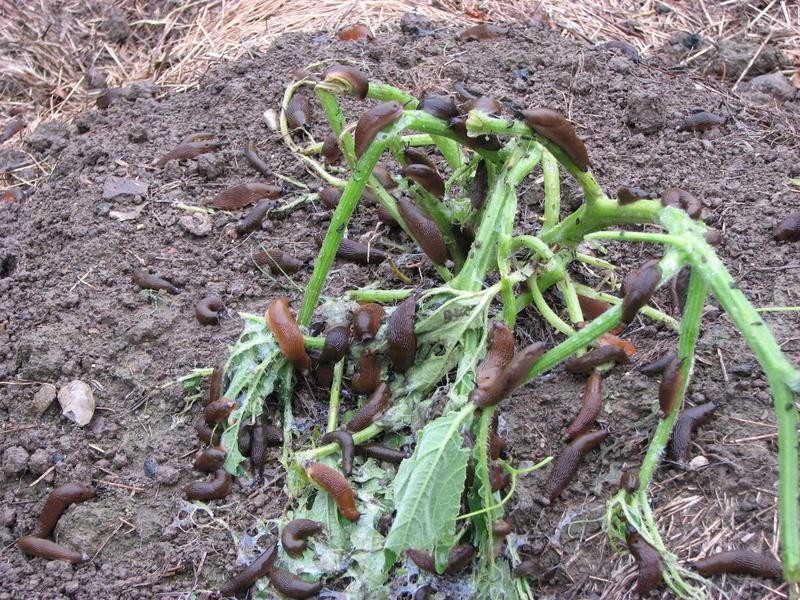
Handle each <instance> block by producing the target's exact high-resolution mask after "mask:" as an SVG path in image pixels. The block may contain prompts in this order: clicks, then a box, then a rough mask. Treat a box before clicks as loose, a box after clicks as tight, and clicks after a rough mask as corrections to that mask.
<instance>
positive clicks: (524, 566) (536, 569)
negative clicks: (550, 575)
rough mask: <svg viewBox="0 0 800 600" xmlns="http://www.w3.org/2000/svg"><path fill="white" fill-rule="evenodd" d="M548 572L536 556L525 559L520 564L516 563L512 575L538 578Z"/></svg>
mask: <svg viewBox="0 0 800 600" xmlns="http://www.w3.org/2000/svg"><path fill="white" fill-rule="evenodd" d="M546 572H547V569H545V568H544V567H543V566H542V565H541V564H540V563H539V561H538V560H536V559H534V558H528V559H526V560H523V561H522V562H521V563H519V564H518V565H515V566H514V568H513V569H511V576H512V577H533V578H536V579H540V578H541V577H542V575H544V574H545V573H546Z"/></svg>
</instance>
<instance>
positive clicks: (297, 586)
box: [267, 566, 322, 600]
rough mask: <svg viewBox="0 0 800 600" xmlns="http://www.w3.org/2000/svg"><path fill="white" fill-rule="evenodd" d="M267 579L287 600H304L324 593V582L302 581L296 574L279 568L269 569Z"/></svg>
mask: <svg viewBox="0 0 800 600" xmlns="http://www.w3.org/2000/svg"><path fill="white" fill-rule="evenodd" d="M267 577H269V581H270V583H271V584H272V587H274V588H275V589H276V590H278V591H279V592H280V593H281V594H283V595H284V596H286V597H287V598H293V599H295V600H303V599H304V598H311V597H312V596H316V595H317V594H319V593H320V592H321V591H322V582H321V581H315V582H313V583H312V582H309V581H306V580H305V579H301V578H300V577H298V576H297V575H295V574H294V573H292V572H290V571H287V570H286V569H281V568H279V567H274V566H273V567H270V568H269V569H267Z"/></svg>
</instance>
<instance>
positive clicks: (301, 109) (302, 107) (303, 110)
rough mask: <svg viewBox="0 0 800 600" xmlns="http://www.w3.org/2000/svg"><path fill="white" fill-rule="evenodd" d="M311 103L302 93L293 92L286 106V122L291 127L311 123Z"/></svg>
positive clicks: (303, 126)
mask: <svg viewBox="0 0 800 600" xmlns="http://www.w3.org/2000/svg"><path fill="white" fill-rule="evenodd" d="M311 112H312V111H311V104H310V103H309V102H308V98H306V97H305V96H303V95H302V94H295V95H293V96H292V99H291V100H289V106H287V107H286V122H287V124H288V125H289V127H290V128H292V129H300V128H305V127H308V126H309V125H310V124H311Z"/></svg>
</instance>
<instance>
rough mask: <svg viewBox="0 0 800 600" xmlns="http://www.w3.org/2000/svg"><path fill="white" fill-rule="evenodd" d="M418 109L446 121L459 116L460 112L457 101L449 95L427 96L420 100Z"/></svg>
mask: <svg viewBox="0 0 800 600" xmlns="http://www.w3.org/2000/svg"><path fill="white" fill-rule="evenodd" d="M417 109H418V110H421V111H422V112H426V113H428V114H429V115H433V116H434V117H437V118H439V119H443V120H445V121H450V119H452V118H454V117H457V116H458V113H459V110H458V108H457V107H456V105H455V103H453V101H452V100H451V99H450V98H448V97H447V96H434V95H428V96H425V97H424V98H423V99H422V100H421V101H420V103H419V106H418V107H417Z"/></svg>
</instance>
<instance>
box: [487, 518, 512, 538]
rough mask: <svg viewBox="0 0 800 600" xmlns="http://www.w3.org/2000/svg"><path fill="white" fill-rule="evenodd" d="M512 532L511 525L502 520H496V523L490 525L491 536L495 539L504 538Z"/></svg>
mask: <svg viewBox="0 0 800 600" xmlns="http://www.w3.org/2000/svg"><path fill="white" fill-rule="evenodd" d="M512 531H514V528H513V527H511V523H509V522H508V521H504V520H503V519H497V521H495V522H494V523H493V524H492V535H493V536H495V537H500V538H503V537H506V536H507V535H508V534H509V533H511V532H512Z"/></svg>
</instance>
